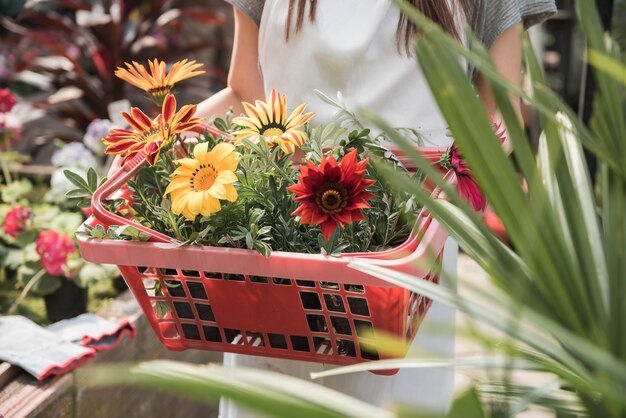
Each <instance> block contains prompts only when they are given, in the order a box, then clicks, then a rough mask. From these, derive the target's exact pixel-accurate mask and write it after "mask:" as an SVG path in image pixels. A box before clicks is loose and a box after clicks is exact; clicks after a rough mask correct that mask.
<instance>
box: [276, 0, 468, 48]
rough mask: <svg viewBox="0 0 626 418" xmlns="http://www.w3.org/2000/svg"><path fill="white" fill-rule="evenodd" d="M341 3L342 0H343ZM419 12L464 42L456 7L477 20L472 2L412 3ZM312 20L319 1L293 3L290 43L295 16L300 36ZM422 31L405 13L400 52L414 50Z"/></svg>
mask: <svg viewBox="0 0 626 418" xmlns="http://www.w3.org/2000/svg"><path fill="white" fill-rule="evenodd" d="M339 1H341V0H339ZM408 3H410V4H412V5H413V6H414V7H415V8H416V9H417V10H419V11H420V12H422V13H423V14H424V15H425V16H426V17H428V18H429V19H431V20H432V21H433V22H436V23H438V24H439V25H440V26H441V27H442V28H443V29H444V30H445V31H446V32H448V33H449V34H450V35H452V36H453V37H455V38H456V39H460V38H461V36H460V33H459V28H458V27H457V21H456V20H455V12H456V10H455V8H456V7H460V8H461V9H460V11H461V13H463V16H465V18H466V20H467V21H468V22H470V23H471V22H472V21H473V8H472V0H454V5H453V6H452V7H450V3H449V0H408ZM307 4H308V6H309V7H308V18H309V20H310V21H314V20H315V10H316V9H317V0H289V13H288V14H287V23H286V25H285V38H286V39H287V40H289V35H290V33H291V29H292V21H293V15H294V13H295V14H296V16H295V18H296V21H295V27H294V29H295V32H296V33H298V32H299V31H300V29H302V25H303V23H304V17H305V15H306V14H307V11H306V9H307ZM419 33H420V30H419V28H418V27H417V26H416V25H415V24H414V23H413V22H410V21H409V20H408V19H407V17H406V15H405V14H404V13H402V14H400V19H398V27H397V29H396V40H397V45H398V49H399V50H401V51H403V52H406V53H407V54H408V53H410V51H411V43H412V41H413V40H415V38H416V37H417V36H418V35H419Z"/></svg>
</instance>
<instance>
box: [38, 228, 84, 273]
mask: <svg viewBox="0 0 626 418" xmlns="http://www.w3.org/2000/svg"><path fill="white" fill-rule="evenodd" d="M35 246H36V250H37V254H39V259H40V261H41V265H42V266H43V268H45V269H46V271H47V272H48V273H50V274H52V275H53V276H58V275H60V274H62V273H63V266H64V265H65V263H66V262H67V256H68V255H70V254H72V253H73V252H74V251H76V248H75V247H74V242H73V241H72V239H71V238H70V237H68V236H67V235H64V234H59V233H58V232H57V231H54V230H52V229H49V230H47V231H42V232H40V233H39V236H38V237H37V241H36V242H35Z"/></svg>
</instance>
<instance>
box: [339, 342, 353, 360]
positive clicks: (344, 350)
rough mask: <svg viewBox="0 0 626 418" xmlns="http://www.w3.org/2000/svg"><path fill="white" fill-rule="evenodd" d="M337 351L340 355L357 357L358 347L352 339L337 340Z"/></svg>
mask: <svg viewBox="0 0 626 418" xmlns="http://www.w3.org/2000/svg"><path fill="white" fill-rule="evenodd" d="M337 353H338V354H339V355H340V356H348V357H356V348H355V346H354V341H352V340H342V339H339V340H337Z"/></svg>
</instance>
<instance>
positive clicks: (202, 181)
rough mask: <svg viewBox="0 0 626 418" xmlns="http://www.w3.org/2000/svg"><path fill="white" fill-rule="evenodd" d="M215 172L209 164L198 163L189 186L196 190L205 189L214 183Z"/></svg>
mask: <svg viewBox="0 0 626 418" xmlns="http://www.w3.org/2000/svg"><path fill="white" fill-rule="evenodd" d="M216 178H217V173H216V172H215V168H213V166H212V165H211V164H208V165H200V168H199V169H197V170H196V172H195V174H194V176H193V177H192V178H191V187H193V188H194V189H196V190H202V191H207V190H209V189H210V188H211V186H213V183H215V179H216Z"/></svg>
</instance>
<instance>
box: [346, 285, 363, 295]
mask: <svg viewBox="0 0 626 418" xmlns="http://www.w3.org/2000/svg"><path fill="white" fill-rule="evenodd" d="M343 287H344V289H345V290H346V292H351V293H365V286H361V285H360V284H344V285H343Z"/></svg>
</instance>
